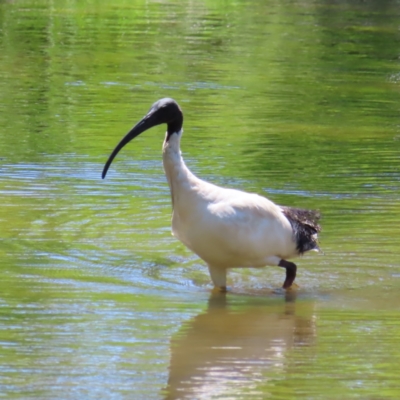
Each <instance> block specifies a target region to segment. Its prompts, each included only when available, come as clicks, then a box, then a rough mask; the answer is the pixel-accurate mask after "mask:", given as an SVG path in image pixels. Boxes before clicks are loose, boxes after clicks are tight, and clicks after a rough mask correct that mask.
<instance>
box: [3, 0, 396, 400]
mask: <svg viewBox="0 0 400 400" xmlns="http://www.w3.org/2000/svg"><path fill="white" fill-rule="evenodd" d="M399 6H400V3H399V2H398V1H381V2H372V1H371V2H369V1H367V2H350V1H336V2H331V1H301V2H300V1H274V0H270V1H252V2H248V1H242V0H239V1H228V2H209V1H199V2H179V3H178V2H176V3H175V2H163V1H154V2H153V1H134V2H132V1H124V0H119V1H115V2H112V3H107V2H104V1H97V2H92V1H81V2H66V1H60V2H47V1H40V0H39V1H29V0H26V1H24V0H21V1H15V2H7V1H6V2H0V52H1V54H2V56H1V57H0V126H1V129H0V144H1V155H0V195H1V200H2V207H0V232H1V241H0V276H1V279H0V293H1V296H0V321H1V323H0V397H1V396H2V397H6V398H13V397H14V398H43V399H52V398H65V399H75V398H115V399H120V398H135V399H163V398H165V399H178V398H187V399H192V398H196V399H197V398H198V399H202V398H203V399H209V398H220V399H228V398H229V399H232V398H249V399H265V398H274V399H301V398H304V399H343V398H346V399H378V398H379V399H398V398H399V397H400V385H399V383H398V376H397V375H398V374H397V369H398V365H399V363H400V351H399V349H400V323H399V308H400V294H399V293H400V257H399V250H398V237H399V235H400V224H399V223H398V221H399V219H400V208H399V203H398V192H399V189H400V173H399V168H398V164H399V150H400V131H399V113H398V104H399V100H400V86H399V85H400V67H399V62H398V58H399V44H400V34H399V30H398V27H399V25H400V12H399V10H400V8H399ZM166 96H168V97H173V98H175V99H176V100H177V101H178V102H179V104H180V105H181V106H182V108H183V112H184V115H185V122H184V128H185V134H184V138H183V141H182V150H183V155H184V158H185V160H186V162H187V164H188V166H189V167H190V168H191V169H192V170H193V171H194V172H195V173H196V174H197V175H199V176H201V177H203V178H205V179H207V180H209V181H212V182H214V183H216V184H218V185H222V186H229V187H234V188H240V189H243V190H247V191H253V192H257V193H260V194H263V195H265V196H268V197H269V198H270V199H271V200H273V201H274V202H276V203H278V204H285V205H288V206H297V207H303V208H318V209H320V210H321V212H322V214H323V219H322V225H323V232H322V234H321V247H322V248H323V250H324V255H317V254H307V255H305V256H304V257H303V258H301V259H298V260H297V264H298V277H297V279H296V282H297V283H298V285H299V289H298V290H297V292H296V293H291V294H290V295H287V296H285V294H284V293H283V292H280V291H279V290H277V289H278V288H279V287H280V286H281V284H282V282H283V278H284V276H283V275H284V272H283V271H282V270H281V269H280V268H273V267H267V268H265V269H262V270H243V271H242V270H234V271H231V273H230V275H229V286H230V288H231V289H230V293H228V295H227V296H226V297H225V296H213V295H212V294H211V284H210V278H209V276H208V272H207V269H206V268H205V266H204V264H203V262H202V261H201V260H199V259H198V258H197V257H196V256H194V255H193V254H192V253H191V252H190V251H188V250H187V249H185V248H184V246H183V245H181V244H180V243H179V242H177V241H176V240H175V239H174V238H173V237H172V236H171V233H170V213H171V205H170V197H169V191H168V186H167V183H166V179H165V177H164V175H163V171H162V164H161V144H162V140H163V135H164V133H163V131H164V129H165V128H164V127H157V128H154V129H153V130H151V131H149V132H146V134H144V135H142V136H141V137H140V138H138V139H136V140H135V141H134V143H132V144H130V145H129V146H127V147H126V148H124V150H123V151H122V152H121V153H120V154H119V155H118V157H117V159H116V160H115V161H114V163H113V164H112V166H111V169H110V172H109V174H108V175H107V179H106V180H104V181H103V180H101V178H100V175H101V171H102V168H103V165H104V162H105V161H106V159H107V157H108V155H109V153H110V152H111V150H112V149H113V148H114V146H115V145H116V143H117V142H118V141H119V139H120V138H121V137H122V136H123V135H124V134H125V133H126V132H127V131H128V130H129V129H130V127H131V126H132V125H133V124H134V123H136V122H137V121H138V120H139V119H140V118H141V117H142V116H143V115H144V114H145V113H146V112H147V110H148V108H149V107H150V105H151V104H152V103H153V102H154V101H156V100H157V99H159V98H162V97H166Z"/></svg>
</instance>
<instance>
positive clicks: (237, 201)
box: [163, 131, 298, 287]
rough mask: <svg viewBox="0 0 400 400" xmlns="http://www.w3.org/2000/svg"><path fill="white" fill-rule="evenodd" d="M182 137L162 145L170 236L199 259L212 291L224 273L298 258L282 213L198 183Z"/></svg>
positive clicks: (248, 196) (250, 197) (258, 199)
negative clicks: (185, 156)
mask: <svg viewBox="0 0 400 400" xmlns="http://www.w3.org/2000/svg"><path fill="white" fill-rule="evenodd" d="M181 135H182V131H180V132H178V133H177V134H174V135H172V136H170V137H169V140H165V141H164V144H163V164H164V170H165V174H166V176H167V180H168V183H169V186H170V189H171V198H172V206H173V214H172V232H173V234H174V236H175V237H177V238H178V239H179V240H180V241H181V242H182V243H183V244H185V245H186V246H187V247H188V248H189V249H190V250H192V251H193V252H194V253H196V254H197V255H198V256H199V257H200V258H201V259H203V260H204V261H205V262H206V263H207V265H208V267H209V270H210V274H211V278H212V279H213V282H214V284H215V285H216V286H222V287H223V286H226V269H228V268H243V267H244V268H245V267H264V266H265V265H278V264H279V262H280V260H281V259H286V258H291V257H293V256H296V255H298V251H297V250H296V242H295V239H294V235H293V229H292V226H291V224H290V222H289V221H288V219H287V218H286V217H285V215H284V214H283V213H282V209H281V208H280V207H279V206H277V205H276V204H274V203H273V202H271V201H270V200H268V199H266V198H265V197H262V196H259V195H257V194H253V193H246V192H242V191H240V190H234V189H225V188H221V187H219V186H216V185H213V184H211V183H208V182H206V181H203V180H201V179H199V178H197V177H196V176H195V175H194V174H193V173H192V172H191V171H190V170H189V169H188V168H187V166H186V165H185V163H184V161H183V158H182V156H181V151H180V138H181Z"/></svg>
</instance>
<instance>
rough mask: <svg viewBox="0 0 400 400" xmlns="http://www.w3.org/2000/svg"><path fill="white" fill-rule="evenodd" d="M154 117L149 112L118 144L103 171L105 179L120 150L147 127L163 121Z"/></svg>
mask: <svg viewBox="0 0 400 400" xmlns="http://www.w3.org/2000/svg"><path fill="white" fill-rule="evenodd" d="M153 117H154V114H147V115H146V116H145V117H144V118H143V119H142V120H141V121H140V122H138V123H137V124H136V125H135V126H134V127H133V128H132V129H131V130H130V131H129V132H128V133H127V134H126V135H125V137H124V138H122V140H121V141H120V142H119V143H118V144H117V146H116V147H115V149H114V150H113V152H112V153H111V154H110V157H108V160H107V162H106V164H105V165H104V168H103V173H102V174H101V177H102V178H103V179H104V178H105V177H106V174H107V171H108V168H109V167H110V165H111V163H112V162H113V160H114V158H115V156H116V155H117V154H118V152H119V151H120V150H121V149H122V148H123V147H124V146H125V145H126V144H127V143H129V142H130V141H131V140H132V139H134V138H135V137H136V136H139V135H140V134H141V133H142V132H144V131H147V129H150V128H152V127H153V126H155V125H159V124H160V123H161V122H160V121H157V120H156V119H155V118H153Z"/></svg>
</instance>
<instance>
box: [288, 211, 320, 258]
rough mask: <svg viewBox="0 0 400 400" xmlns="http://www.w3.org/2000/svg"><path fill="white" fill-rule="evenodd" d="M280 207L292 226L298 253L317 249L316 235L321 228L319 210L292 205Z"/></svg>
mask: <svg viewBox="0 0 400 400" xmlns="http://www.w3.org/2000/svg"><path fill="white" fill-rule="evenodd" d="M281 209H282V212H283V214H284V215H285V217H286V218H287V219H288V221H289V222H290V225H291V226H292V229H293V236H294V240H295V241H296V244H297V250H298V252H299V254H303V253H305V252H306V251H309V250H314V249H318V248H319V247H318V236H317V235H318V232H321V229H322V228H321V226H320V225H319V224H318V221H319V219H320V218H321V213H320V211H319V210H306V209H302V208H292V207H281Z"/></svg>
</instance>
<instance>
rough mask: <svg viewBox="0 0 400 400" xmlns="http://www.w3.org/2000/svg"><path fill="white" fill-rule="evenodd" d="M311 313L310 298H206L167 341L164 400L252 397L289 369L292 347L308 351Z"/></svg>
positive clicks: (313, 331) (312, 327) (312, 322)
mask: <svg viewBox="0 0 400 400" xmlns="http://www.w3.org/2000/svg"><path fill="white" fill-rule="evenodd" d="M314 309H315V302H314V301H313V300H304V299H301V300H296V294H295V293H289V294H288V295H287V296H286V297H285V298H282V297H281V296H269V297H261V298H260V297H245V296H232V295H225V294H212V295H211V296H210V298H209V301H208V308H207V310H206V311H205V312H203V313H201V314H199V315H197V316H196V317H194V318H192V319H191V320H189V321H187V322H186V323H185V324H184V325H183V326H182V328H181V329H180V331H179V332H178V333H177V334H176V336H175V337H174V338H172V340H171V345H170V349H171V359H170V367H169V378H168V385H167V387H166V389H165V390H164V396H165V397H164V399H165V400H172V399H194V398H213V397H214V396H216V397H218V396H221V395H223V396H228V395H234V394H235V393H236V394H239V393H241V392H242V391H244V392H246V393H248V391H251V393H254V394H256V393H257V392H258V391H259V390H260V385H261V384H262V383H263V382H264V381H265V379H268V377H273V376H276V375H278V376H280V377H281V376H282V375H285V374H288V373H289V370H292V369H293V366H291V364H292V363H291V362H290V354H291V352H292V351H293V349H294V348H296V347H299V346H302V347H303V348H306V347H308V348H311V347H312V345H313V343H314V341H315V338H316V327H315V316H314ZM288 356H289V358H288ZM259 394H260V395H262V392H261V391H260V392H259Z"/></svg>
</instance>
